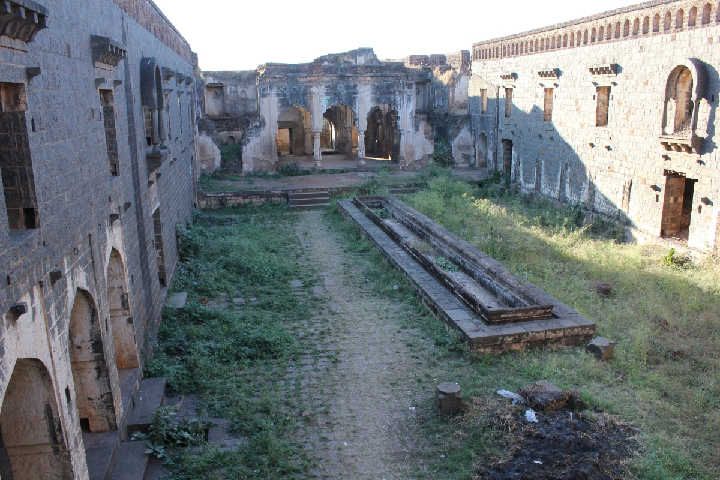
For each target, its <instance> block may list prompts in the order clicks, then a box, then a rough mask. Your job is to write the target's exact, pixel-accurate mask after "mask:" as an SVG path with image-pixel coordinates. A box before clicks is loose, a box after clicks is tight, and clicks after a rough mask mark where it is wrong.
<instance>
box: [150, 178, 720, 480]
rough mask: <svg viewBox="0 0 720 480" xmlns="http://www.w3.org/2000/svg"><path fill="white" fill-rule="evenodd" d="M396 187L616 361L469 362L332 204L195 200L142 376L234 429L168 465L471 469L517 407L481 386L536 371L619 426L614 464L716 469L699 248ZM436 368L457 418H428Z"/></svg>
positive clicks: (464, 190) (235, 469) (284, 470)
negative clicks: (620, 456)
mask: <svg viewBox="0 0 720 480" xmlns="http://www.w3.org/2000/svg"><path fill="white" fill-rule="evenodd" d="M370 187H372V188H375V189H376V190H377V193H382V186H381V185H380V186H370ZM372 188H371V189H372ZM405 200H406V201H407V202H409V203H410V204H412V205H413V206H415V207H416V208H418V209H420V210H421V211H423V212H424V213H426V214H427V215H429V216H430V217H432V218H433V219H434V220H436V221H438V222H439V223H441V224H443V225H444V226H445V227H446V228H448V229H449V230H451V231H453V232H454V233H456V234H458V235H459V236H461V237H463V238H465V239H466V240H468V241H469V242H471V243H472V244H474V245H475V246H477V247H478V248H479V249H481V250H482V251H484V252H486V253H488V254H489V255H491V256H493V257H494V258H496V259H497V260H498V261H500V262H502V263H504V264H505V265H506V266H507V267H508V268H510V269H511V270H512V271H513V272H514V273H516V274H517V275H518V277H519V278H521V279H522V280H523V281H529V282H533V283H535V284H537V285H538V286H539V287H541V288H543V289H544V290H546V291H547V292H548V293H550V294H552V295H554V296H556V297H557V298H558V299H560V300H561V301H563V302H565V303H567V304H569V305H572V306H573V307H574V308H575V309H577V310H578V311H579V312H580V313H582V314H583V315H585V316H587V317H588V318H590V319H591V320H593V321H595V322H596V323H597V326H598V334H599V335H601V336H605V337H608V338H612V339H614V340H617V341H618V345H617V347H616V356H615V358H614V359H613V360H611V361H609V362H606V363H601V362H598V361H597V360H595V359H594V357H591V356H589V355H586V354H585V352H584V350H583V349H582V348H578V349H570V350H536V351H529V352H521V353H511V354H505V355H502V356H495V357H493V356H472V355H469V354H467V353H466V352H465V351H464V349H463V345H462V343H461V342H459V339H458V337H457V336H456V335H454V334H453V333H452V332H447V331H446V330H445V329H444V327H443V326H442V325H441V324H440V322H439V321H437V320H436V319H435V318H434V317H433V316H432V315H430V314H429V313H428V312H427V310H426V309H425V307H424V306H423V305H422V304H421V303H420V302H419V301H418V300H417V299H416V297H415V295H414V292H413V291H412V290H411V288H410V287H409V286H408V284H407V283H406V282H405V281H404V279H403V278H402V277H400V276H399V275H398V274H397V273H396V272H395V271H393V270H392V269H391V268H390V266H389V265H388V264H386V263H385V262H384V261H383V260H382V259H381V257H380V256H379V254H377V253H376V251H375V250H374V248H373V247H372V246H371V245H370V244H369V243H367V242H366V241H365V240H363V239H362V238H361V236H360V234H359V232H358V231H356V230H355V229H354V227H351V226H350V225H349V224H347V223H345V222H344V221H343V220H342V218H341V217H340V215H339V214H338V213H337V212H336V211H335V210H334V209H330V210H329V211H327V212H321V211H307V212H301V213H295V212H291V211H289V210H287V209H285V208H282V207H263V208H254V209H253V208H246V209H234V210H230V209H227V210H222V211H212V212H210V211H204V212H202V213H201V214H199V215H198V217H197V219H196V223H195V226H194V227H192V228H191V229H189V230H188V231H186V232H185V233H184V234H183V235H181V238H180V241H181V249H182V253H183V263H182V266H181V267H180V268H179V270H178V273H177V277H176V279H175V282H174V285H173V287H172V288H173V289H174V290H176V291H187V292H188V304H187V305H186V306H185V307H184V308H183V309H182V310H175V309H170V308H167V307H166V309H165V312H164V318H163V323H162V326H161V330H160V333H159V338H158V344H157V347H156V353H155V358H154V360H152V361H151V362H150V363H149V364H148V366H147V368H146V373H147V374H149V375H156V376H159V375H162V376H166V377H167V378H168V384H169V387H170V388H171V389H172V391H173V393H176V394H182V395H195V396H197V398H198V408H199V410H200V413H201V414H204V415H206V416H208V417H213V418H225V419H227V420H228V421H229V431H231V432H232V433H233V434H235V435H236V436H237V437H238V438H241V439H242V441H241V442H239V444H238V446H237V448H234V449H220V448H218V447H217V446H214V445H206V446H200V447H193V448H192V449H177V450H175V451H174V452H173V453H171V454H170V458H171V463H172V464H171V472H172V473H171V476H172V478H174V479H212V478H217V479H221V478H222V479H260V478H264V479H267V478H385V479H388V480H389V479H391V478H392V479H407V478H425V479H471V478H487V477H485V476H483V475H485V473H483V466H484V465H487V464H489V463H493V462H495V463H497V462H499V461H502V460H503V459H506V458H507V457H508V456H509V455H510V454H511V450H512V448H511V445H512V441H510V440H511V438H510V437H512V435H513V434H516V433H517V432H516V431H515V430H513V429H514V428H515V427H513V426H512V425H515V424H516V423H517V422H516V421H515V420H513V421H512V422H509V421H507V420H503V418H508V417H505V416H506V415H510V416H511V417H512V418H513V419H516V418H517V416H518V415H521V412H516V411H511V410H508V409H507V408H508V402H507V401H505V400H504V399H502V398H499V397H498V395H497V394H496V393H495V392H496V391H497V390H499V389H507V390H516V389H518V388H519V387H521V386H523V385H526V384H529V383H532V382H535V381H538V380H541V379H545V380H548V381H550V382H552V383H555V384H556V385H558V386H560V387H561V388H566V389H567V388H575V389H580V390H582V392H583V399H584V400H585V403H586V405H587V406H589V410H588V411H587V412H586V416H587V418H588V421H589V422H595V423H594V425H595V426H597V425H608V427H607V428H610V425H628V426H634V427H636V428H637V430H633V429H632V428H628V432H631V435H634V436H635V438H634V439H631V442H630V443H628V445H631V446H632V448H631V449H630V451H629V453H630V456H629V457H628V459H627V461H626V467H627V470H626V473H625V474H624V476H626V477H628V478H643V479H683V478H688V479H689V478H703V479H704V478H707V479H711V478H717V472H718V470H719V469H720V461H719V460H718V459H717V455H716V452H717V450H718V446H719V444H720V441H719V440H720V433H718V432H720V400H718V399H719V398H720V376H719V375H718V374H719V373H720V372H718V358H719V356H720V352H719V349H720V301H719V300H720V280H719V279H718V278H719V275H718V274H720V265H719V264H718V260H717V259H716V258H706V259H703V260H701V261H697V260H696V261H691V260H690V259H685V258H681V256H680V255H679V254H678V255H674V254H672V253H671V252H670V251H668V250H667V249H665V248H662V247H650V246H638V245H629V244H623V243H620V242H618V239H619V237H620V235H619V233H620V232H621V230H620V229H619V227H618V226H617V225H615V224H614V223H613V222H607V221H603V222H601V221H596V222H595V223H592V224H590V225H587V226H582V212H581V211H580V210H579V209H574V208H558V207H555V206H554V205H551V204H549V203H547V202H540V201H537V200H534V199H532V198H530V197H523V196H518V195H512V194H511V193H510V192H509V191H508V190H507V188H506V187H505V186H504V185H503V184H502V183H501V182H488V183H487V185H486V186H485V187H483V188H477V187H473V186H472V185H469V184H466V183H463V182H459V181H456V180H453V179H451V178H449V177H447V176H445V175H439V176H436V177H435V178H432V179H429V187H428V188H427V189H425V190H423V191H421V192H419V193H417V194H415V195H412V196H408V197H406V198H405ZM598 283H608V284H610V285H611V286H612V290H613V295H612V296H611V297H610V298H604V297H601V296H599V295H597V294H596V293H595V285H597V284H598ZM444 381H454V382H459V383H460V384H461V386H462V388H463V394H464V398H465V400H466V401H468V406H467V408H466V411H465V414H464V415H460V416H457V417H450V418H446V417H440V416H438V415H437V414H436V413H435V412H434V408H433V400H434V389H435V386H436V385H437V384H438V383H440V382H444ZM600 430H602V429H600ZM635 442H636V443H635ZM538 468H539V467H538ZM537 478H540V477H537ZM598 478H600V477H598ZM602 478H605V477H602ZM607 478H613V477H607Z"/></svg>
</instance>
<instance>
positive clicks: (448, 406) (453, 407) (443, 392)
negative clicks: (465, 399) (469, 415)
mask: <svg viewBox="0 0 720 480" xmlns="http://www.w3.org/2000/svg"><path fill="white" fill-rule="evenodd" d="M435 408H436V409H437V410H438V411H439V412H440V413H442V414H443V415H454V414H456V413H457V412H459V411H460V409H461V408H462V390H461V389H460V385H458V384H457V383H453V382H444V383H441V384H440V385H438V386H437V389H436V390H435Z"/></svg>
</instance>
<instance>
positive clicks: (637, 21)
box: [632, 18, 640, 36]
mask: <svg viewBox="0 0 720 480" xmlns="http://www.w3.org/2000/svg"><path fill="white" fill-rule="evenodd" d="M639 33H640V19H639V18H636V19H635V21H633V30H632V34H633V36H635V35H638V34H639Z"/></svg>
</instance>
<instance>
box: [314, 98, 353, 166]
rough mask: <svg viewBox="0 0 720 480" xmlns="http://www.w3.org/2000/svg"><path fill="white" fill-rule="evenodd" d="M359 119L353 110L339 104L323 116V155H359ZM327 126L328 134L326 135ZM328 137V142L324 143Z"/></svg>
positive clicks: (326, 111)
mask: <svg viewBox="0 0 720 480" xmlns="http://www.w3.org/2000/svg"><path fill="white" fill-rule="evenodd" d="M356 122H357V119H356V117H355V112H354V111H353V110H352V108H350V107H348V106H346V105H343V104H340V103H339V104H337V105H333V106H332V107H330V108H328V109H327V110H325V113H324V114H323V132H322V133H321V135H320V138H321V146H322V148H323V149H324V150H323V154H325V153H329V154H333V153H336V154H350V155H352V154H357V148H358V130H357V127H356ZM326 125H327V133H326ZM325 137H327V141H326V142H325V143H323V140H325Z"/></svg>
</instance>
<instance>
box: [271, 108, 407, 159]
mask: <svg viewBox="0 0 720 480" xmlns="http://www.w3.org/2000/svg"><path fill="white" fill-rule="evenodd" d="M366 125H367V127H366V129H365V130H364V131H362V135H361V133H360V131H359V130H358V118H357V115H356V114H355V111H354V110H353V109H352V108H350V107H348V106H347V105H343V104H336V105H333V106H331V107H329V108H327V109H326V110H325V112H324V113H323V121H322V130H321V131H320V132H319V135H320V148H321V149H322V151H323V154H328V153H336V154H349V155H356V154H358V151H359V148H360V144H361V143H362V146H363V147H364V154H365V155H364V156H366V157H368V158H376V159H385V160H391V159H397V158H398V157H399V152H400V134H399V128H398V112H397V110H395V109H394V108H393V107H392V106H390V105H388V104H380V105H375V106H373V107H371V108H370V110H369V112H368V114H367V117H366ZM312 126H313V118H312V114H311V113H310V112H309V111H308V110H307V109H305V108H303V107H301V106H298V105H291V106H289V107H287V108H285V109H284V110H283V111H282V112H280V114H279V115H278V133H277V136H276V148H277V152H278V155H279V156H301V155H311V154H312V153H313V148H314V145H313V139H314V135H315V133H316V132H314V131H313V128H312Z"/></svg>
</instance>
